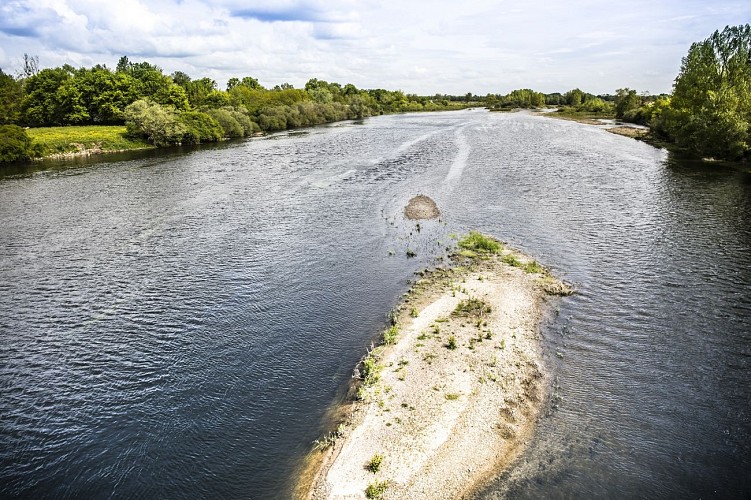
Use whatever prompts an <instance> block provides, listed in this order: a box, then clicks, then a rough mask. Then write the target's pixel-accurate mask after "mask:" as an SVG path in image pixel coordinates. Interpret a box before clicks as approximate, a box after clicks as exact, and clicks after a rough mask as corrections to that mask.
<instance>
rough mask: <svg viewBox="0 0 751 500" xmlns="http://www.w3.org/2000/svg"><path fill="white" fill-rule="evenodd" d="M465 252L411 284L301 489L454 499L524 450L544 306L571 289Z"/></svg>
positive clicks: (539, 392)
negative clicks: (444, 267)
mask: <svg viewBox="0 0 751 500" xmlns="http://www.w3.org/2000/svg"><path fill="white" fill-rule="evenodd" d="M464 254H465V255H469V256H470V258H462V257H460V256H458V257H457V259H456V261H455V263H456V264H457V266H456V267H454V268H453V269H447V270H437V271H433V272H431V273H427V274H425V275H424V277H423V279H421V280H419V281H418V282H417V283H416V284H415V286H414V287H413V288H412V290H410V292H409V293H408V294H407V296H406V297H405V299H404V301H403V303H402V304H401V306H400V307H399V308H398V310H397V316H396V318H395V320H396V322H397V325H398V326H397V328H396V329H391V330H389V331H387V332H386V333H385V334H384V337H385V340H386V342H389V343H387V344H384V345H383V346H380V347H376V348H374V349H373V350H372V351H371V352H370V353H369V354H368V356H366V358H364V363H362V364H361V365H360V366H359V367H358V369H357V370H356V371H355V376H356V378H357V379H361V380H360V381H359V382H358V383H357V384H358V387H357V388H356V389H357V394H358V401H356V402H350V404H348V405H346V406H344V407H343V409H344V416H343V422H342V424H341V425H340V426H339V428H338V430H337V431H335V432H334V433H332V434H331V435H329V436H328V439H326V440H323V441H321V444H322V446H321V448H323V450H322V451H316V452H314V453H313V454H312V455H311V460H310V464H309V467H308V473H307V474H306V477H305V478H304V479H303V484H302V485H301V488H300V490H299V495H300V497H303V498H314V499H323V498H327V499H345V498H347V499H349V498H366V492H367V496H370V497H382V498H410V499H434V498H460V497H463V496H466V495H468V494H471V493H472V492H473V491H474V490H475V489H477V488H478V487H480V486H482V485H483V484H485V483H486V481H487V480H488V479H490V478H492V477H494V476H496V475H497V474H498V473H499V472H500V471H501V470H502V469H504V468H505V467H507V466H508V465H509V464H511V463H512V462H513V461H514V459H516V458H517V457H518V456H519V454H520V453H521V451H522V450H523V449H524V447H525V445H526V444H527V443H528V441H529V439H530V437H531V435H532V431H533V428H534V423H535V421H536V419H537V417H538V414H539V412H540V407H541V404H542V401H543V398H544V397H545V389H544V388H545V383H544V375H543V369H542V366H541V356H540V346H539V342H538V338H539V324H540V320H541V317H542V312H543V305H544V303H545V302H546V301H547V298H548V297H549V296H550V295H551V294H552V295H556V294H557V295H560V294H568V293H570V292H571V290H570V288H568V287H567V286H566V285H564V284H562V283H560V282H558V281H556V280H554V279H553V278H552V277H551V276H549V275H548V273H547V272H546V271H545V270H544V269H543V268H541V266H539V265H537V264H536V263H534V264H533V263H532V261H531V260H530V259H528V258H526V257H524V256H523V255H521V254H519V253H518V252H514V251H511V250H509V249H503V250H502V252H501V253H500V254H498V255H494V256H474V255H473V254H474V252H471V251H464ZM472 257H473V258H472ZM396 332H398V333H396ZM395 333H396V338H392V336H393V335H394V334H395Z"/></svg>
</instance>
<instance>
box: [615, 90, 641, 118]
mask: <svg viewBox="0 0 751 500" xmlns="http://www.w3.org/2000/svg"><path fill="white" fill-rule="evenodd" d="M641 104H642V99H641V98H640V97H639V96H638V95H637V94H636V91H635V90H631V89H629V88H624V89H618V90H616V91H615V117H616V118H623V116H624V115H625V114H626V113H628V112H629V111H631V110H633V109H636V108H638V107H639V106H641Z"/></svg>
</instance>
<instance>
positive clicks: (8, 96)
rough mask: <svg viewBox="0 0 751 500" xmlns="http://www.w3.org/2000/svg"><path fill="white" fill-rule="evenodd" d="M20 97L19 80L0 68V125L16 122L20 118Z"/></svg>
mask: <svg viewBox="0 0 751 500" xmlns="http://www.w3.org/2000/svg"><path fill="white" fill-rule="evenodd" d="M21 99H23V87H22V84H21V82H20V81H19V80H16V79H15V78H13V77H12V76H11V75H6V74H5V73H3V70H2V69H0V125H3V124H10V123H16V122H18V120H19V119H20V118H21Z"/></svg>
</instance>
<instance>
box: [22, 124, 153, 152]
mask: <svg viewBox="0 0 751 500" xmlns="http://www.w3.org/2000/svg"><path fill="white" fill-rule="evenodd" d="M26 132H27V133H28V134H29V137H30V138H31V140H32V143H33V144H34V147H35V148H38V149H37V150H38V151H39V152H40V153H41V154H42V156H43V157H50V156H51V157H55V156H77V155H89V154H101V153H113V152H118V151H132V150H137V149H152V148H154V146H152V145H150V144H149V143H147V142H146V141H144V140H142V139H137V138H132V137H127V136H126V135H125V133H126V130H125V126H124V125H85V126H68V127H39V128H30V129H28V130H27V131H26Z"/></svg>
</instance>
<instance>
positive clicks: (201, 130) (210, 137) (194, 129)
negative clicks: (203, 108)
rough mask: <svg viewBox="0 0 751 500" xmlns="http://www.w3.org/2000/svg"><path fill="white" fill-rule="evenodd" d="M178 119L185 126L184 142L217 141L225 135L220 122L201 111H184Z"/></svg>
mask: <svg viewBox="0 0 751 500" xmlns="http://www.w3.org/2000/svg"><path fill="white" fill-rule="evenodd" d="M178 120H179V121H180V123H182V124H183V125H184V126H185V133H184V134H183V139H182V141H181V142H182V143H183V144H201V143H202V142H216V141H218V140H219V139H221V138H222V136H223V135H224V131H223V130H222V126H221V125H219V122H217V121H216V120H214V119H213V118H212V117H210V116H209V115H207V114H206V113H202V112H200V111H183V112H182V113H180V114H179V115H178Z"/></svg>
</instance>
